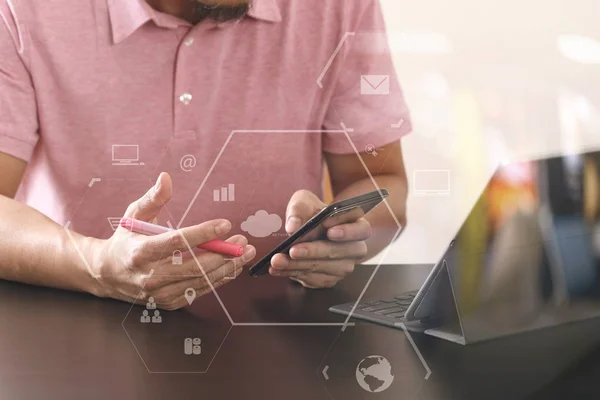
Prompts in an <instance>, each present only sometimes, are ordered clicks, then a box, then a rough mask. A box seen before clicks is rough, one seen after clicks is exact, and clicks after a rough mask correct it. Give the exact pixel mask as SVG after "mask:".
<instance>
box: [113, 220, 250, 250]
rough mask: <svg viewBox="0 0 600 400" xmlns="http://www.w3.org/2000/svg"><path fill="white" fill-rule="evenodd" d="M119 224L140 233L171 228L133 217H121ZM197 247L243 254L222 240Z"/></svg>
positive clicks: (236, 247)
mask: <svg viewBox="0 0 600 400" xmlns="http://www.w3.org/2000/svg"><path fill="white" fill-rule="evenodd" d="M121 226H122V227H123V228H125V229H127V230H128V231H132V232H135V233H140V234H142V235H148V236H152V235H160V234H161V233H166V232H170V231H172V230H173V229H171V228H167V227H165V226H160V225H155V224H151V223H150V222H144V221H139V220H137V219H134V218H122V219H121ZM198 248H199V249H202V250H206V251H210V252H211V253H217V254H221V255H224V256H231V257H241V256H242V254H244V248H243V247H242V246H239V245H237V244H233V243H227V242H224V241H222V240H211V241H210V242H206V243H203V244H200V245H198Z"/></svg>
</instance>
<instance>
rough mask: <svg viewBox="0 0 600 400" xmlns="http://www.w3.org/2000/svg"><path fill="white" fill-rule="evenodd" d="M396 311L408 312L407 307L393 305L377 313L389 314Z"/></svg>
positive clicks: (376, 312)
mask: <svg viewBox="0 0 600 400" xmlns="http://www.w3.org/2000/svg"><path fill="white" fill-rule="evenodd" d="M396 312H406V307H392V308H386V309H382V310H377V311H375V314H381V315H387V314H393V313H396Z"/></svg>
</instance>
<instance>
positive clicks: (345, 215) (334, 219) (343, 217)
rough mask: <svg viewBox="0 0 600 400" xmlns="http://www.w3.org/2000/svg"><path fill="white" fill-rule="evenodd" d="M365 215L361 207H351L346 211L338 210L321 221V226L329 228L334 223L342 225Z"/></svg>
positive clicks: (334, 224)
mask: <svg viewBox="0 0 600 400" xmlns="http://www.w3.org/2000/svg"><path fill="white" fill-rule="evenodd" d="M364 216H365V212H364V210H363V209H362V208H360V207H356V208H352V209H350V210H348V211H344V212H340V213H337V214H334V215H333V216H331V217H329V218H327V219H326V220H325V221H324V222H323V226H324V227H325V228H331V227H333V226H336V225H343V224H348V223H353V222H356V221H358V220H359V219H361V218H362V217H364Z"/></svg>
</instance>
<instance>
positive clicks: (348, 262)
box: [269, 190, 371, 289]
mask: <svg viewBox="0 0 600 400" xmlns="http://www.w3.org/2000/svg"><path fill="white" fill-rule="evenodd" d="M326 206H327V205H326V204H325V203H323V202H322V201H321V200H320V199H319V198H318V197H317V196H316V195H315V194H313V193H311V192H309V191H307V190H300V191H298V192H296V193H294V195H293V196H292V198H291V200H290V202H289V204H288V207H287V211H286V224H285V230H286V231H287V233H288V234H292V233H294V232H295V231H297V230H298V229H299V228H300V227H301V226H302V225H303V224H304V223H305V222H306V221H308V220H309V219H310V218H312V217H313V216H314V215H315V214H317V213H318V212H319V211H321V210H322V209H323V208H325V207H326ZM323 227H324V229H325V233H326V235H325V236H326V237H325V238H324V239H322V240H316V241H312V242H305V243H299V244H296V245H294V246H293V247H292V248H291V249H290V252H289V256H288V255H286V254H276V255H275V256H273V258H271V267H270V268H269V273H270V274H271V275H273V276H281V277H289V278H290V279H292V280H295V281H297V282H299V283H300V284H302V286H304V287H307V288H311V289H317V288H330V287H333V286H335V285H336V284H337V283H338V282H339V281H340V280H342V279H344V278H345V277H346V276H347V275H348V274H350V273H352V272H353V271H354V265H355V264H356V263H357V261H358V260H360V259H362V258H364V257H365V256H366V255H367V243H366V240H367V239H368V238H369V237H370V236H371V225H370V224H369V222H368V221H367V220H366V219H365V218H359V219H358V220H356V221H354V222H344V221H343V219H340V218H337V217H333V218H330V219H328V220H327V221H326V222H325V223H324V224H323Z"/></svg>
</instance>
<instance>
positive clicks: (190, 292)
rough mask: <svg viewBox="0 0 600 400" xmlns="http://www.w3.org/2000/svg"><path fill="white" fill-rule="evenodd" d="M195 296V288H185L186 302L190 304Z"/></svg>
mask: <svg viewBox="0 0 600 400" xmlns="http://www.w3.org/2000/svg"><path fill="white" fill-rule="evenodd" d="M195 298H196V290H194V289H192V288H187V289H186V290H185V299H186V300H187V302H188V303H189V305H190V306H191V305H192V303H193V302H194V299H195Z"/></svg>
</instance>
